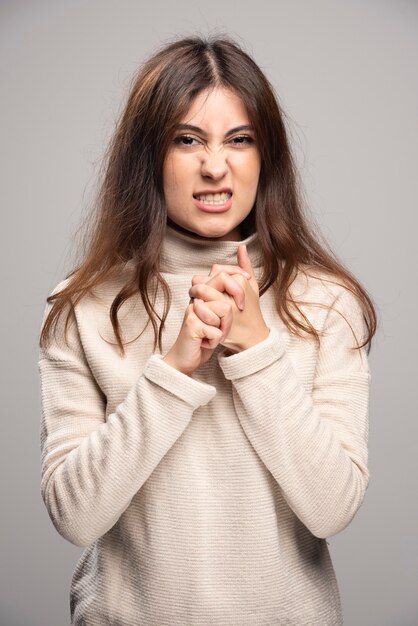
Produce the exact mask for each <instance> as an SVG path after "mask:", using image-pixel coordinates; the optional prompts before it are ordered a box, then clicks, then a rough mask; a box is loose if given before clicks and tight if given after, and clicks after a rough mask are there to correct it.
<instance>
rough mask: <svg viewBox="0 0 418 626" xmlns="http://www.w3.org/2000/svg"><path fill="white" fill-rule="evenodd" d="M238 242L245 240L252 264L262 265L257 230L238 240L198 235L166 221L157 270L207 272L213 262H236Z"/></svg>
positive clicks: (231, 263) (180, 272) (230, 263)
mask: <svg viewBox="0 0 418 626" xmlns="http://www.w3.org/2000/svg"><path fill="white" fill-rule="evenodd" d="M241 243H245V244H246V246H247V251H248V254H249V255H250V259H251V263H252V265H253V267H254V268H259V267H262V253H261V247H260V241H259V237H258V233H257V232H255V233H252V234H251V235H249V236H248V237H246V238H245V239H241V240H240V241H224V240H216V239H204V238H202V239H198V238H197V237H193V235H188V234H187V233H185V232H181V231H179V230H177V229H176V228H173V227H172V226H171V225H170V224H167V226H166V232H165V236H164V239H163V245H162V251H161V255H160V271H161V272H167V273H169V274H182V273H185V272H187V273H189V272H192V273H196V274H203V273H208V272H209V271H210V269H211V267H212V265H214V264H215V263H218V264H220V265H237V264H238V259H237V250H238V246H239V245H240V244H241Z"/></svg>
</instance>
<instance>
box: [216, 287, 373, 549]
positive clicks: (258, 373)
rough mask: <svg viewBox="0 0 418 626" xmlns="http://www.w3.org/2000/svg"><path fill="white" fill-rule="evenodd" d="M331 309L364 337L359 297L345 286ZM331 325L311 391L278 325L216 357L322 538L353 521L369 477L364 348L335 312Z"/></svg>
mask: <svg viewBox="0 0 418 626" xmlns="http://www.w3.org/2000/svg"><path fill="white" fill-rule="evenodd" d="M333 306H335V308H336V309H337V310H339V311H341V312H342V313H343V315H344V316H345V317H346V318H347V319H348V321H349V322H350V324H351V326H352V328H353V331H354V332H355V333H356V336H357V338H358V339H359V340H361V341H362V340H363V336H364V334H363V333H364V330H365V328H364V323H363V319H362V315H361V310H360V306H359V304H358V303H357V300H356V299H355V297H354V296H353V295H352V294H351V293H350V292H349V291H348V290H347V289H345V288H342V291H340V293H339V294H338V296H337V298H336V301H335V302H334V303H333ZM325 330H326V331H327V332H326V335H324V336H321V347H320V349H319V355H318V361H317V364H316V374H315V379H314V383H313V390H312V394H310V393H308V392H307V391H306V389H305V388H304V386H303V385H302V383H301V381H300V379H299V377H298V375H297V374H296V372H295V369H294V367H293V364H292V362H291V359H290V357H289V355H288V354H287V352H286V348H285V340H284V336H283V335H281V334H280V333H279V331H278V330H277V329H276V328H271V329H270V335H269V336H268V337H267V338H266V339H265V340H263V341H262V342H260V343H258V344H256V345H254V346H252V347H251V348H248V349H246V350H243V351H241V352H238V353H236V354H233V355H231V356H225V354H222V353H220V354H219V355H218V361H219V364H220V366H221V368H222V370H223V372H224V375H225V377H226V378H227V379H230V380H231V382H232V387H233V398H234V403H235V407H236V411H237V414H238V417H239V420H240V422H241V424H242V427H243V429H244V431H245V433H246V435H247V436H248V438H249V440H250V441H251V443H252V445H253V447H254V449H255V450H256V452H257V453H258V455H259V456H260V458H261V460H262V461H263V462H264V464H265V465H266V467H267V468H268V469H269V471H270V472H271V474H272V476H273V478H274V479H275V480H276V481H277V483H278V484H279V485H280V488H281V489H282V492H283V495H284V497H285V499H286V501H287V503H288V504H289V506H290V508H291V509H292V510H293V511H294V513H295V514H296V515H297V516H298V517H299V519H300V520H301V521H302V522H303V523H304V524H305V526H307V528H309V530H310V531H311V532H312V533H313V534H314V535H316V536H317V537H320V538H325V537H329V536H332V535H335V534H336V533H338V532H340V531H341V530H343V529H344V528H345V527H346V526H347V525H348V524H349V522H350V521H351V519H352V518H353V517H354V515H355V513H356V512H357V510H358V508H359V507H360V505H361V503H362V501H363V497H364V494H365V491H366V488H367V485H368V481H369V471H368V468H367V459H368V449H367V444H368V401H369V383H370V371H369V367H368V362H367V356H366V352H365V349H364V348H363V349H361V351H360V352H359V351H358V350H353V351H350V346H353V345H355V338H354V336H353V334H352V331H351V329H350V326H349V325H348V324H347V322H346V321H345V319H344V318H343V317H342V316H341V315H339V314H338V312H337V311H335V310H330V311H329V312H328V314H327V319H326V323H325Z"/></svg>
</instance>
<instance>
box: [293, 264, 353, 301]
mask: <svg viewBox="0 0 418 626" xmlns="http://www.w3.org/2000/svg"><path fill="white" fill-rule="evenodd" d="M289 290H290V292H291V295H292V297H298V298H303V299H306V300H308V299H309V298H311V299H312V300H313V301H314V302H323V303H324V304H332V303H333V302H334V301H335V300H337V299H338V298H340V297H341V296H344V295H346V294H349V293H351V291H350V289H349V288H348V286H347V285H346V284H345V283H344V282H343V280H342V279H341V278H340V277H339V276H337V275H336V274H334V273H332V272H331V271H330V270H328V269H325V268H322V267H319V266H313V265H309V264H307V263H303V264H300V265H299V266H298V269H297V272H296V275H295V278H294V280H293V282H292V284H291V285H290V287H289Z"/></svg>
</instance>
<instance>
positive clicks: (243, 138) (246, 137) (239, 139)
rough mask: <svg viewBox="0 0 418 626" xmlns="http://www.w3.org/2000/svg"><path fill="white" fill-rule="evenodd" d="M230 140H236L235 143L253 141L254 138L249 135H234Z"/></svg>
mask: <svg viewBox="0 0 418 626" xmlns="http://www.w3.org/2000/svg"><path fill="white" fill-rule="evenodd" d="M232 141H234V142H236V144H237V145H244V144H246V143H248V144H250V143H254V139H253V138H252V137H250V135H238V137H234V138H233V139H232Z"/></svg>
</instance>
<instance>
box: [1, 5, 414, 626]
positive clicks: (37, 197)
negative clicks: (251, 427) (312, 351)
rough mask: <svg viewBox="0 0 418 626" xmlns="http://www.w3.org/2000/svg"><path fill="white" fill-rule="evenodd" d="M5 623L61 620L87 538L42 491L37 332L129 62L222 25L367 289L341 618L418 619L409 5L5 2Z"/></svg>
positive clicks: (351, 621) (363, 623)
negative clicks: (52, 510) (368, 312)
mask: <svg viewBox="0 0 418 626" xmlns="http://www.w3.org/2000/svg"><path fill="white" fill-rule="evenodd" d="M0 17H1V27H0V28H1V33H0V35H1V37H0V67H1V90H2V96H1V104H0V107H1V116H0V124H1V133H0V137H1V153H2V166H1V169H0V171H1V198H2V210H1V217H2V229H1V232H2V245H1V254H2V259H1V278H2V292H3V294H4V297H3V304H2V307H1V312H2V316H3V319H2V324H1V326H2V335H3V337H2V350H1V356H2V361H3V364H2V375H1V381H2V385H3V389H2V400H3V402H2V404H3V418H2V420H1V437H0V441H1V446H2V450H1V454H0V461H1V468H0V470H1V481H2V486H1V488H2V491H1V503H2V511H1V517H0V519H1V535H0V536H1V556H0V563H1V581H0V589H1V592H0V593H1V598H0V616H1V617H0V624H1V626H61V625H64V626H65V625H66V624H68V623H69V604H68V596H69V585H70V579H71V576H72V573H73V570H74V567H75V564H76V562H77V560H78V558H79V557H80V555H81V553H82V548H78V547H75V546H73V545H71V544H70V543H68V542H66V541H65V540H64V539H62V538H61V537H60V536H59V535H58V533H57V532H56V531H55V529H54V527H53V526H52V523H51V522H50V520H49V518H48V516H47V512H46V509H45V508H44V505H43V502H42V499H41V496H40V488H39V484H40V451H39V424H40V412H41V407H40V389H39V379H38V370H37V356H38V333H39V330H40V323H41V315H42V311H43V307H44V304H45V298H46V296H47V295H48V294H49V293H50V292H51V290H52V288H53V287H54V286H55V285H56V284H57V282H58V281H59V280H61V279H62V278H64V274H65V273H66V271H68V270H69V269H70V266H71V263H70V256H69V253H70V245H71V239H72V236H73V234H74V232H75V230H76V228H77V226H78V224H79V221H80V217H81V215H82V214H83V212H84V211H85V210H86V207H87V206H88V203H89V201H90V199H91V197H92V193H93V191H94V185H95V177H96V174H97V169H98V166H99V163H100V158H101V156H102V154H103V151H104V148H105V146H106V143H107V140H108V139H109V137H110V135H111V133H112V131H113V128H114V123H115V120H116V117H117V114H118V112H119V111H120V107H121V103H122V102H123V101H124V98H125V96H126V93H127V91H126V90H127V88H128V82H129V80H130V78H131V76H132V73H133V72H134V70H135V69H136V67H137V66H138V64H139V63H141V62H142V61H143V60H144V59H145V58H146V57H147V56H148V55H149V54H151V53H152V52H153V50H154V49H155V47H156V46H157V45H159V44H160V43H161V42H162V41H163V40H168V39H170V38H171V37H173V36H175V35H180V34H182V35H187V34H192V33H195V32H196V31H199V33H200V34H207V33H209V32H210V31H214V30H216V31H218V32H219V31H222V32H225V33H229V34H230V35H232V36H233V37H235V38H236V39H237V40H238V42H240V43H241V44H242V45H243V46H244V47H245V49H246V50H247V51H248V52H249V53H250V54H252V55H253V56H254V58H255V60H256V61H257V63H258V64H259V65H260V66H261V68H262V69H263V70H264V72H265V73H266V74H267V76H268V78H269V79H270V81H271V82H272V83H273V85H274V86H275V88H276V90H277V92H278V94H279V98H280V101H281V104H282V106H283V107H284V109H285V111H286V112H287V113H288V115H289V116H290V118H291V120H292V123H291V126H290V127H289V132H291V135H292V143H293V145H294V150H295V153H296V155H297V160H298V163H299V167H300V171H301V174H302V178H303V181H304V185H305V193H306V197H307V199H308V203H309V205H310V207H311V210H312V212H313V214H314V216H315V219H316V220H317V221H318V222H319V224H320V225H321V226H322V231H323V233H324V235H325V236H326V237H327V238H328V240H329V241H330V242H331V244H332V245H333V246H334V248H335V250H336V251H337V253H338V254H339V255H340V257H341V258H342V259H343V261H344V262H345V263H346V264H347V265H348V266H349V268H350V269H351V270H352V271H353V272H354V273H355V274H356V276H357V277H358V278H359V279H360V280H361V281H362V283H363V284H364V285H365V287H366V288H367V289H368V290H369V292H370V293H371V295H372V296H373V298H374V300H375V302H376V305H377V308H378V314H379V317H380V327H379V332H378V336H377V337H376V339H375V341H374V345H373V348H372V352H371V355H370V365H371V371H372V389H371V404H370V435H369V443H370V471H371V480H370V484H369V487H368V491H367V493H366V498H365V501H364V503H363V505H362V507H361V509H360V510H359V512H358V514H357V515H356V517H355V518H354V520H353V521H352V523H351V524H350V525H349V526H348V527H347V528H346V529H345V530H344V531H343V532H341V533H339V534H338V535H336V536H334V537H331V538H330V539H329V540H328V541H329V544H330V545H329V547H330V551H331V555H332V559H333V562H334V567H335V570H336V574H337V578H338V581H339V585H340V591H341V595H342V601H343V610H344V617H345V626H398V625H399V626H412V625H416V624H418V593H417V592H418V588H417V583H418V567H417V562H418V531H417V492H418V489H417V481H416V475H417V462H416V458H417V445H416V441H417V424H416V422H417V412H416V410H415V411H413V406H416V401H415V397H416V396H415V391H416V386H417V383H416V375H417V368H416V355H417V342H416V334H417V331H416V311H417V278H416V273H417V264H416V255H415V252H414V249H415V245H416V239H417V237H416V228H417V219H416V212H417V209H418V207H417V196H418V184H417V179H418V176H417V166H418V159H417V152H418V125H417V112H418V74H417V61H418V2H417V1H416V0H415V1H414V0H361V1H360V0H351V1H350V0H348V1H347V2H338V1H331V0H316V1H313V0H304V1H302V0H279V1H276V2H274V3H273V2H271V3H268V2H265V1H263V0H257V1H255V2H251V3H245V2H243V3H238V2H227V1H224V0H223V1H222V2H221V1H219V0H211V1H210V2H202V1H200V0H198V1H194V2H192V1H187V0H180V1H179V0H177V2H175V3H174V2H173V3H170V4H169V3H168V2H167V3H164V2H161V1H160V0H153V1H152V2H140V1H134V0H130V1H128V0H118V1H116V0H115V1H104V0H92V1H88V0H87V1H84V2H79V1H64V0H32V1H27V2H25V1H15V0H14V1H4V0H3V1H2V2H1V12H0Z"/></svg>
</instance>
